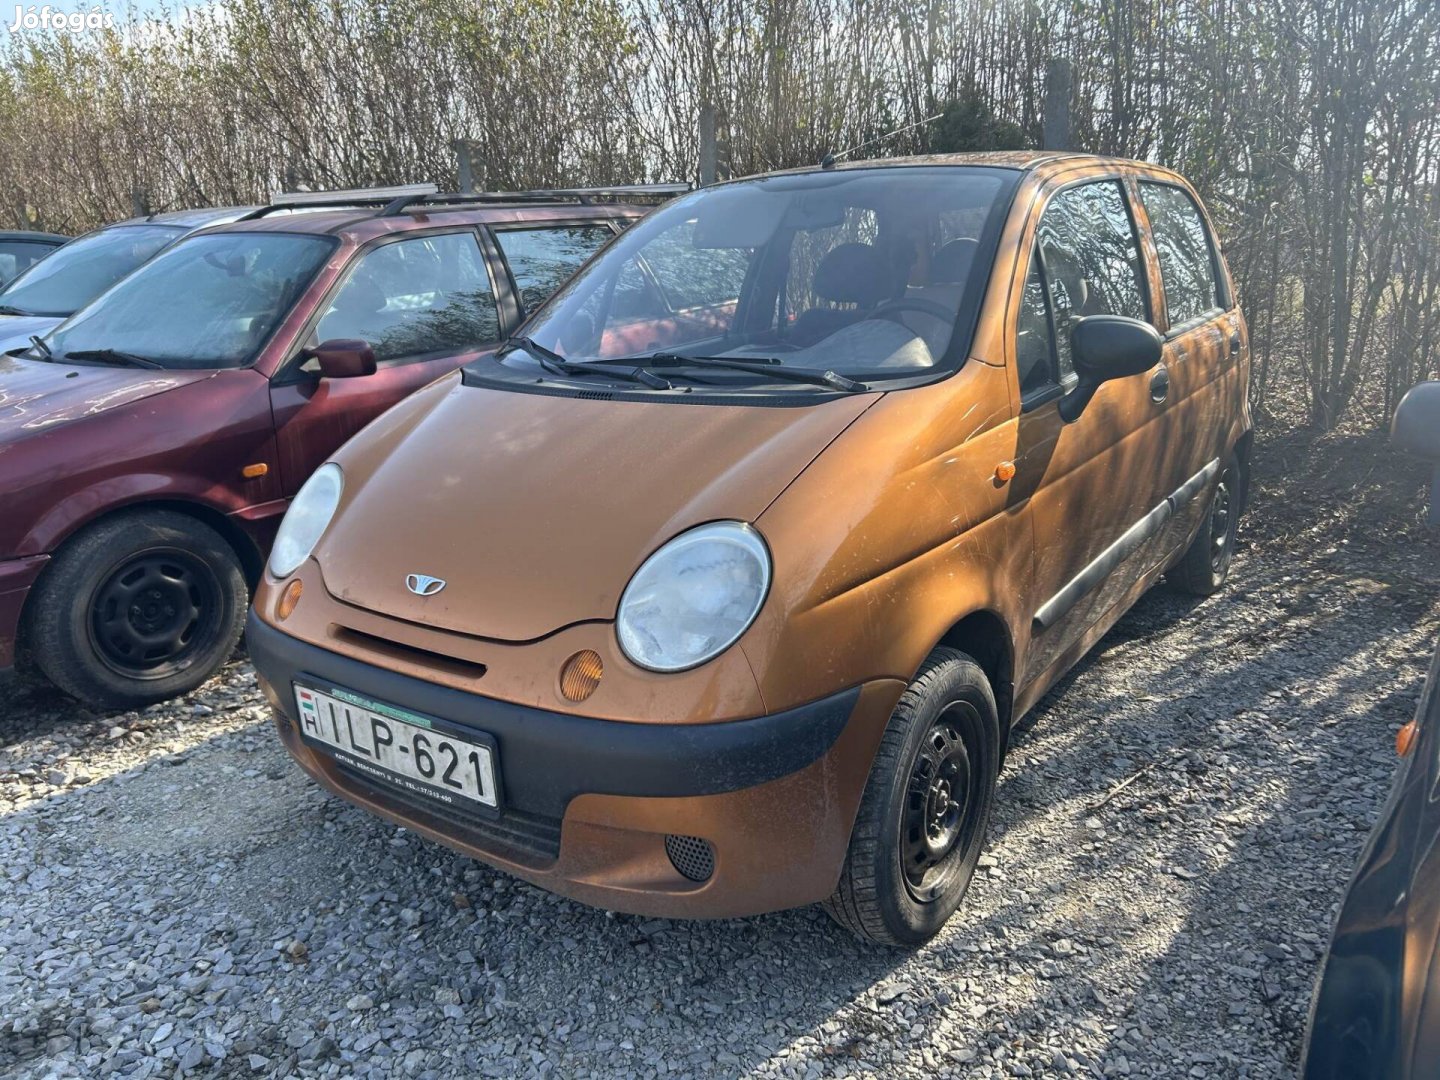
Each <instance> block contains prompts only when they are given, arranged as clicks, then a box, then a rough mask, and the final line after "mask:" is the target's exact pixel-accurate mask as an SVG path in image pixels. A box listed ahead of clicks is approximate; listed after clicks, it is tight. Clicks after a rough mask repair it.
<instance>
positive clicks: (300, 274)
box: [46, 232, 334, 368]
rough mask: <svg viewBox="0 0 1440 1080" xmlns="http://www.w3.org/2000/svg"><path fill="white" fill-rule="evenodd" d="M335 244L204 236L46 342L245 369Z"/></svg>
mask: <svg viewBox="0 0 1440 1080" xmlns="http://www.w3.org/2000/svg"><path fill="white" fill-rule="evenodd" d="M333 246H334V241H333V240H331V239H329V238H328V237H322V236H297V235H290V234H283V233H248V232H237V233H200V234H197V235H195V236H191V237H189V238H187V239H186V240H184V241H182V242H181V243H178V244H176V245H175V246H174V247H172V248H170V249H169V250H168V251H166V252H164V253H162V254H160V255H158V256H156V257H155V258H154V259H152V260H151V261H150V262H149V263H147V264H145V266H143V267H141V268H140V269H139V270H138V271H136V272H135V273H134V274H132V275H131V276H130V277H128V278H126V279H125V280H124V281H122V282H120V284H118V285H116V286H115V288H113V289H111V290H110V291H109V292H108V293H106V294H105V295H104V296H103V297H102V298H101V299H100V300H99V301H98V302H97V303H95V304H92V305H91V306H90V307H88V308H86V309H85V310H84V311H82V312H80V314H78V315H76V316H75V317H74V318H72V319H71V320H70V321H68V322H66V323H62V324H61V325H60V326H59V327H58V328H57V329H56V330H55V331H54V332H53V333H52V334H51V335H50V336H49V338H47V339H46V342H47V344H48V345H49V346H50V350H51V352H52V354H53V355H54V356H55V357H56V358H57V359H64V358H65V357H66V356H73V355H76V354H84V353H92V352H95V351H101V352H124V353H130V354H132V355H134V356H139V357H143V358H144V359H146V360H149V361H152V362H154V363H156V364H159V365H161V366H163V367H167V368H225V367H244V366H245V365H247V364H249V363H250V362H251V361H252V360H254V358H255V356H256V354H258V353H259V352H260V349H261V348H262V347H263V346H264V344H265V342H266V341H267V340H269V337H270V334H271V332H272V331H274V329H275V327H277V326H278V325H280V321H281V320H282V319H283V318H284V317H285V315H286V314H287V313H288V312H289V310H290V308H291V306H292V305H293V304H294V303H295V301H296V299H297V298H298V297H299V296H300V293H301V291H302V290H304V288H305V286H306V285H307V284H309V282H310V279H311V278H312V277H313V276H314V274H315V271H316V270H317V269H319V267H320V265H321V264H322V263H323V262H324V261H325V258H326V256H327V255H328V254H329V252H330V250H331V248H332V247H333Z"/></svg>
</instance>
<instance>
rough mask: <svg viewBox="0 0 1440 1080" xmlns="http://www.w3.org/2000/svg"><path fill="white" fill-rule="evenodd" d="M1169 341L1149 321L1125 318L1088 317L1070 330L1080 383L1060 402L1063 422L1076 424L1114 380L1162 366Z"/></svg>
mask: <svg viewBox="0 0 1440 1080" xmlns="http://www.w3.org/2000/svg"><path fill="white" fill-rule="evenodd" d="M1164 348H1165V341H1164V339H1163V338H1161V336H1160V334H1159V332H1158V331H1157V330H1156V329H1155V328H1154V327H1153V326H1151V325H1150V324H1149V323H1147V322H1141V321H1140V320H1139V319H1130V318H1127V317H1126V316H1124V315H1087V316H1086V317H1085V318H1083V319H1081V320H1080V321H1079V322H1077V323H1076V324H1075V326H1074V327H1073V328H1072V329H1071V331H1070V356H1071V359H1073V360H1074V362H1075V373H1076V374H1077V375H1079V376H1080V382H1079V383H1078V384H1077V385H1076V387H1075V389H1074V390H1071V391H1070V393H1068V394H1066V395H1065V396H1064V397H1063V398H1061V399H1060V404H1059V406H1058V408H1059V410H1060V419H1062V420H1064V421H1065V422H1066V423H1067V424H1073V423H1074V422H1075V421H1076V420H1078V419H1080V414H1081V413H1082V412H1084V411H1085V406H1087V405H1089V404H1090V399H1091V398H1093V397H1094V396H1095V391H1096V390H1099V389H1100V384H1101V383H1105V382H1109V381H1110V380H1111V379H1124V378H1128V377H1129V376H1131V375H1140V374H1142V373H1143V372H1146V371H1149V370H1150V369H1151V368H1153V367H1154V366H1155V365H1156V364H1158V363H1160V357H1161V354H1162V353H1163V351H1164Z"/></svg>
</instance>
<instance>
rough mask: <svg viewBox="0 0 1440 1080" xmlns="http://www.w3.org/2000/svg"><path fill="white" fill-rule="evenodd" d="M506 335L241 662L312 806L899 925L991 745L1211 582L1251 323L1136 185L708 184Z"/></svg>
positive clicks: (325, 528) (943, 869) (526, 854)
mask: <svg viewBox="0 0 1440 1080" xmlns="http://www.w3.org/2000/svg"><path fill="white" fill-rule="evenodd" d="M521 334H522V335H523V336H519V337H515V338H512V339H511V340H510V341H508V342H507V343H506V345H505V346H504V347H502V348H501V349H499V350H498V351H496V352H493V353H487V354H486V355H484V356H482V357H481V358H479V359H477V360H475V361H474V362H473V363H470V364H468V365H467V366H466V367H465V368H464V369H463V370H462V371H461V372H458V373H456V374H454V375H452V376H449V377H446V378H443V379H441V380H440V381H439V382H436V383H434V384H432V385H431V386H429V387H427V388H426V389H424V390H422V391H420V392H419V393H417V394H415V395H414V396H413V397H411V398H410V399H408V400H407V401H405V402H404V403H402V404H400V405H398V406H396V407H395V408H393V409H391V410H390V411H389V412H388V413H386V414H385V415H383V416H382V417H381V418H380V419H378V420H377V421H375V422H374V423H373V424H372V425H371V426H370V427H368V428H367V429H366V430H365V431H364V432H363V433H362V434H360V435H359V436H357V437H356V438H354V439H353V440H351V441H350V442H349V443H348V444H347V445H346V446H345V447H344V448H343V449H341V450H340V451H339V452H338V453H337V454H335V455H334V457H333V458H332V460H331V461H330V462H329V463H327V464H325V465H324V466H322V467H321V468H320V470H319V471H318V472H317V473H316V474H315V475H314V477H313V478H312V479H311V480H310V481H309V482H308V483H307V484H306V485H305V487H304V489H303V490H301V491H300V493H299V494H298V496H297V497H296V499H295V501H294V503H293V505H292V506H291V508H290V510H289V512H288V514H287V516H286V517H285V520H284V523H283V524H282V526H281V528H280V532H279V535H278V537H277V539H276V542H275V546H274V549H273V553H272V555H271V557H270V562H269V568H268V572H267V574H266V575H265V577H266V580H265V583H264V585H263V587H262V589H261V591H260V595H259V596H258V598H257V600H256V603H255V606H254V609H253V611H252V614H251V616H250V622H249V644H250V653H251V656H252V658H253V660H254V663H255V667H256V669H257V671H258V672H259V673H260V675H261V678H262V682H263V685H264V687H265V690H266V692H267V694H268V696H269V698H270V701H271V702H272V704H273V705H274V707H275V709H276V711H277V721H278V724H279V729H280V734H281V737H282V738H283V739H284V741H285V745H286V746H287V747H288V748H289V750H290V752H291V753H292V754H293V755H294V756H295V758H296V760H297V761H299V762H300V764H301V765H302V766H303V767H304V768H305V769H306V770H307V771H308V772H309V773H310V774H311V775H312V776H314V777H315V778H316V779H318V780H319V781H320V782H321V783H322V784H324V785H325V786H326V787H328V788H330V789H331V790H332V791H335V792H337V793H339V794H340V795H343V796H344V797H345V798H347V799H350V800H352V801H354V802H356V803H358V804H360V805H361V806H364V807H366V808H367V809H370V810H372V811H374V812H375V813H377V814H380V815H382V816H384V817H386V818H389V819H390V820H392V821H395V822H399V823H400V824H403V825H404V826H406V827H407V828H409V829H412V830H414V831H416V832H419V833H422V834H423V835H425V836H429V837H432V838H434V839H436V840H441V841H444V842H445V843H448V844H451V845H453V846H455V847H457V848H459V849H460V850H461V851H464V852H467V853H469V854H471V855H474V856H476V857H478V858H481V859H484V860H485V861H487V862H489V863H492V864H494V865H496V866H498V867H502V868H504V869H505V870H507V871H510V872H511V873H514V874H516V875H518V876H520V877H522V878H525V879H526V880H529V881H532V882H535V883H536V884H539V885H542V886H544V887H546V888H548V889H553V890H555V891H557V892H560V893H564V894H565V895H567V896H572V897H576V898H578V899H580V900H583V901H585V902H587V903H591V904H596V905H600V906H603V907H607V908H613V909H618V910H622V911H628V912H636V913H642V914H654V915H662V916H672V917H680V918H690V917H708V916H733V915H744V914H748V913H756V912H762V911H769V910H773V909H776V908H784V907H790V906H794V905H800V904H808V903H812V902H815V901H824V902H825V904H826V907H827V909H828V910H829V911H830V913H831V914H832V915H833V916H834V917H835V918H836V919H837V920H839V921H840V922H841V923H842V924H844V925H845V926H847V927H849V928H850V929H852V930H854V931H856V932H857V933H859V934H861V935H864V936H866V937H868V938H871V939H874V940H875V941H880V942H888V943H892V944H903V945H913V944H916V943H919V942H922V941H924V940H926V939H927V938H929V937H930V936H931V935H933V934H935V933H936V932H937V931H938V930H939V929H940V927H941V926H942V925H943V924H944V922H945V920H946V919H947V918H948V917H949V915H950V914H951V913H952V912H953V911H954V910H955V908H956V905H957V904H958V903H959V902H960V899H961V897H962V895H963V894H964V892H965V889H966V887H967V885H968V883H969V880H970V876H971V872H972V870H973V868H974V866H975V863H976V860H977V858H978V857H979V854H980V850H981V846H982V844H983V841H984V834H985V828H986V822H987V820H988V818H989V816H990V808H991V804H992V801H993V799H994V793H995V780H996V773H997V770H998V769H999V767H1000V762H1001V759H1002V758H1003V756H1004V753H1005V746H1006V741H1007V738H1008V736H1009V733H1010V731H1011V730H1012V728H1013V726H1014V724H1015V722H1016V720H1017V719H1018V718H1019V717H1021V716H1022V715H1023V714H1024V713H1025V711H1026V710H1027V709H1029V708H1030V707H1031V705H1032V704H1033V703H1034V702H1035V701H1036V699H1037V698H1039V697H1040V695H1041V694H1042V693H1044V691H1045V690H1046V688H1047V687H1049V686H1051V685H1052V684H1053V683H1054V682H1055V680H1056V679H1057V678H1058V677H1059V676H1060V675H1061V674H1062V673H1063V672H1064V671H1065V670H1066V669H1067V668H1068V667H1069V666H1070V665H1071V664H1073V663H1074V662H1075V660H1076V658H1077V657H1079V656H1080V655H1081V654H1083V653H1084V652H1085V650H1086V649H1087V648H1089V647H1090V645H1091V644H1092V643H1093V642H1094V641H1095V640H1096V639H1097V638H1099V637H1100V635H1102V634H1103V633H1104V632H1105V630H1106V628H1107V627H1109V626H1110V625H1111V624H1112V623H1113V622H1114V621H1115V620H1116V619H1117V618H1118V617H1119V616H1120V614H1121V613H1122V612H1124V611H1125V609H1126V608H1127V607H1128V606H1129V605H1130V604H1131V603H1132V602H1133V601H1134V600H1135V598H1136V597H1137V596H1139V595H1140V593H1141V592H1142V591H1143V590H1145V589H1146V588H1147V587H1149V586H1150V585H1151V583H1152V582H1154V581H1156V580H1157V579H1158V578H1159V577H1160V576H1161V575H1166V576H1167V577H1168V579H1169V580H1170V582H1171V583H1172V584H1174V585H1176V586H1178V587H1180V588H1182V589H1186V590H1190V591H1193V592H1198V593H1209V592H1213V591H1214V590H1215V589H1217V588H1219V587H1220V585H1221V583H1222V582H1223V581H1224V579H1225V576H1226V572H1227V570H1228V568H1229V564H1230V556H1231V550H1232V547H1233V544H1234V539H1235V528H1236V522H1237V519H1238V516H1239V513H1240V510H1241V508H1242V505H1243V503H1244V496H1245V485H1246V480H1245V477H1246V458H1247V456H1248V453H1249V448H1250V420H1249V415H1248V412H1247V407H1246V385H1247V382H1248V378H1249V353H1248V346H1247V340H1246V329H1245V323H1244V320H1243V319H1242V318H1241V315H1240V312H1239V310H1238V309H1237V308H1236V306H1235V301H1234V293H1233V288H1232V285H1231V282H1230V278H1229V275H1228V273H1227V272H1226V269H1225V264H1224V261H1223V260H1222V258H1221V256H1220V252H1219V249H1218V248H1217V246H1216V243H1215V238H1214V234H1213V232H1212V230H1211V227H1210V225H1209V223H1208V221H1207V220H1206V217H1205V214H1204V212H1203V211H1202V210H1201V208H1200V204H1199V202H1198V201H1197V200H1196V198H1195V196H1194V194H1193V193H1192V192H1191V190H1190V189H1189V187H1188V186H1187V185H1186V184H1185V182H1184V181H1183V180H1181V179H1180V178H1179V177H1178V176H1176V175H1175V174H1173V173H1170V172H1168V171H1166V170H1164V169H1161V168H1157V167H1154V166H1150V165H1145V164H1140V163H1136V162H1127V161H1113V160H1103V159H1097V158H1092V157H1082V156H1077V155H1057V154H1039V153H1035V154H992V155H978V156H961V157H937V158H924V159H905V160H892V161H886V162H883V163H865V164H855V165H841V166H832V167H828V168H826V167H821V168H815V169H806V170H801V171H797V172H786V173H777V174H774V175H768V176H760V177H753V178H750V179H746V180H741V181H737V182H733V183H727V184H722V185H719V186H716V187H711V188H707V189H704V190H701V191H697V192H695V193H693V194H691V195H689V196H686V197H684V198H681V199H677V200H676V201H674V202H672V203H670V204H668V205H666V206H665V207H663V208H661V209H659V210H657V211H655V213H653V214H652V215H651V216H650V217H648V218H646V219H645V220H643V221H641V222H639V223H637V224H635V225H633V226H631V227H630V228H629V229H628V230H627V231H625V232H624V233H623V234H621V235H620V236H619V237H617V238H616V239H615V240H614V241H612V242H611V243H610V244H609V245H608V246H607V247H605V248H604V249H602V251H601V252H600V253H599V254H598V255H597V256H596V257H595V258H593V259H592V260H591V261H590V262H589V263H587V264H586V265H585V266H584V267H583V268H582V269H581V270H580V271H579V273H577V274H576V276H575V277H574V278H572V279H571V280H570V282H569V283H568V284H567V285H566V286H565V287H564V288H563V289H562V290H561V291H560V292H558V293H557V294H556V295H555V296H554V298H552V299H551V300H550V301H549V302H548V303H547V304H546V305H545V306H544V307H543V308H542V309H541V310H540V311H539V312H537V313H536V315H535V316H534V317H532V318H531V320H530V321H529V322H528V323H527V324H526V325H525V326H524V327H523V328H522V329H521Z"/></svg>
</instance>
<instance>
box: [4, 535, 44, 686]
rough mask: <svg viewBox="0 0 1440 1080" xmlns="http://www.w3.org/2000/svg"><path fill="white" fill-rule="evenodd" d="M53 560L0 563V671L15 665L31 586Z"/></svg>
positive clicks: (34, 557) (39, 557)
mask: <svg viewBox="0 0 1440 1080" xmlns="http://www.w3.org/2000/svg"><path fill="white" fill-rule="evenodd" d="M49 561H50V556H49V555H32V556H30V557H29V558H26V559H6V560H5V561H3V562H0V674H4V673H5V672H7V671H8V670H9V669H10V668H12V667H14V665H15V641H16V638H18V637H19V636H20V613H21V611H23V610H24V608H25V598H26V597H27V596H28V595H29V594H30V586H32V585H34V584H35V580H36V579H37V578H38V577H39V576H40V572H41V571H42V570H44V569H45V564H46V563H48V562H49Z"/></svg>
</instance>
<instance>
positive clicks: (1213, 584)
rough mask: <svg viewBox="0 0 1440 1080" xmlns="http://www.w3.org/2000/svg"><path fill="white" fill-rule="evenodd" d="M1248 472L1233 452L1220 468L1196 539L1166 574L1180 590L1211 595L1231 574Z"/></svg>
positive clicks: (1170, 583) (1167, 578)
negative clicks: (1246, 473)
mask: <svg viewBox="0 0 1440 1080" xmlns="http://www.w3.org/2000/svg"><path fill="white" fill-rule="evenodd" d="M1244 485H1245V474H1244V472H1243V471H1242V470H1241V467H1240V460H1239V458H1237V457H1236V456H1235V454H1234V453H1231V454H1230V455H1229V456H1228V457H1227V458H1226V459H1225V465H1224V467H1223V468H1222V469H1221V470H1220V479H1219V480H1218V481H1216V483H1215V491H1214V493H1213V494H1212V495H1211V496H1210V508H1209V510H1208V511H1206V514H1205V521H1204V523H1203V524H1202V525H1201V526H1200V531H1199V532H1198V533H1196V534H1195V539H1194V540H1193V541H1192V542H1191V544H1190V547H1189V548H1187V549H1186V551H1185V554H1184V555H1183V556H1182V557H1181V559H1180V561H1179V562H1178V563H1176V564H1175V566H1173V567H1172V568H1171V569H1170V571H1169V573H1168V574H1166V575H1165V580H1166V582H1167V583H1168V584H1169V585H1170V586H1171V587H1172V588H1175V589H1178V590H1179V591H1180V592H1187V593H1191V594H1192V595H1194V596H1210V595H1211V594H1213V593H1217V592H1219V591H1220V589H1221V587H1222V586H1223V585H1224V584H1225V579H1226V578H1227V577H1229V576H1230V561H1231V559H1232V558H1233V557H1234V555H1235V533H1236V530H1237V529H1238V528H1239V525H1240V508H1241V506H1242V503H1243V498H1244V494H1245V487H1244Z"/></svg>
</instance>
